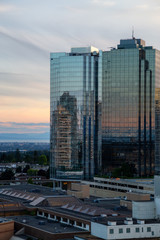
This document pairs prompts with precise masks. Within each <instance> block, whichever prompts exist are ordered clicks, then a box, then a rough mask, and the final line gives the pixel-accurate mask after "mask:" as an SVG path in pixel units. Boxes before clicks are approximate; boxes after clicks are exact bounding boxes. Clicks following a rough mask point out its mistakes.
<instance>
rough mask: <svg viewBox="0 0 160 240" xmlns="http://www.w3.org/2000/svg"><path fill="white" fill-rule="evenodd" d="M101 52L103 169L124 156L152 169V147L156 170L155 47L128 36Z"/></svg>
mask: <svg viewBox="0 0 160 240" xmlns="http://www.w3.org/2000/svg"><path fill="white" fill-rule="evenodd" d="M102 55H103V56H102V66H103V67H102V146H103V147H102V149H103V150H102V151H103V157H102V159H103V160H102V162H103V169H107V171H110V170H111V169H112V168H113V167H116V166H119V165H120V164H122V162H129V163H132V164H135V166H136V168H137V173H138V174H139V175H143V174H144V175H146V174H152V172H153V167H154V153H155V151H156V166H157V168H158V166H159V172H160V161H159V157H160V117H159V115H158V113H159V111H160V110H159V109H160V107H159V106H160V91H159V90H160V51H158V50H156V49H154V48H153V47H150V46H145V42H144V41H143V40H141V39H135V38H132V39H126V40H120V44H119V45H118V46H117V48H113V49H111V50H110V51H105V52H103V54H102ZM158 122H159V123H158ZM155 126H156V128H155ZM155 129H156V131H155ZM155 142H156V150H155ZM157 171H158V170H157Z"/></svg>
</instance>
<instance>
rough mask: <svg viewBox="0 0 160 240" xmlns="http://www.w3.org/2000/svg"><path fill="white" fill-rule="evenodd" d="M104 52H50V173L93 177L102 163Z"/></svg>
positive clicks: (78, 50) (89, 50)
mask: <svg viewBox="0 0 160 240" xmlns="http://www.w3.org/2000/svg"><path fill="white" fill-rule="evenodd" d="M101 70H102V53H101V51H99V50H98V49H97V48H94V47H87V48H72V49H71V52H70V53H65V52H61V53H51V55H50V169H51V172H50V175H51V178H84V179H91V178H93V176H94V174H96V173H98V170H99V168H100V166H101V117H100V116H101V102H102V87H101V79H102V76H101V74H102V72H101Z"/></svg>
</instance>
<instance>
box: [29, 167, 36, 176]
mask: <svg viewBox="0 0 160 240" xmlns="http://www.w3.org/2000/svg"><path fill="white" fill-rule="evenodd" d="M27 175H28V176H36V175H37V170H35V169H32V168H30V169H28V171H27Z"/></svg>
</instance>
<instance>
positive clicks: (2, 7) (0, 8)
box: [0, 4, 17, 12]
mask: <svg viewBox="0 0 160 240" xmlns="http://www.w3.org/2000/svg"><path fill="white" fill-rule="evenodd" d="M16 9H17V8H16V7H15V6H13V5H5V4H0V12H10V11H13V10H16Z"/></svg>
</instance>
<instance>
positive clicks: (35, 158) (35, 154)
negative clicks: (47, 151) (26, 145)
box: [33, 151, 38, 163]
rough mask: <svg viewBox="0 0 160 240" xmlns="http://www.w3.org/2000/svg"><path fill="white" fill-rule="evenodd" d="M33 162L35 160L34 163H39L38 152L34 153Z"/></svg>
mask: <svg viewBox="0 0 160 240" xmlns="http://www.w3.org/2000/svg"><path fill="white" fill-rule="evenodd" d="M33 160H34V163H37V162H38V152H37V151H34V153H33Z"/></svg>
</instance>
